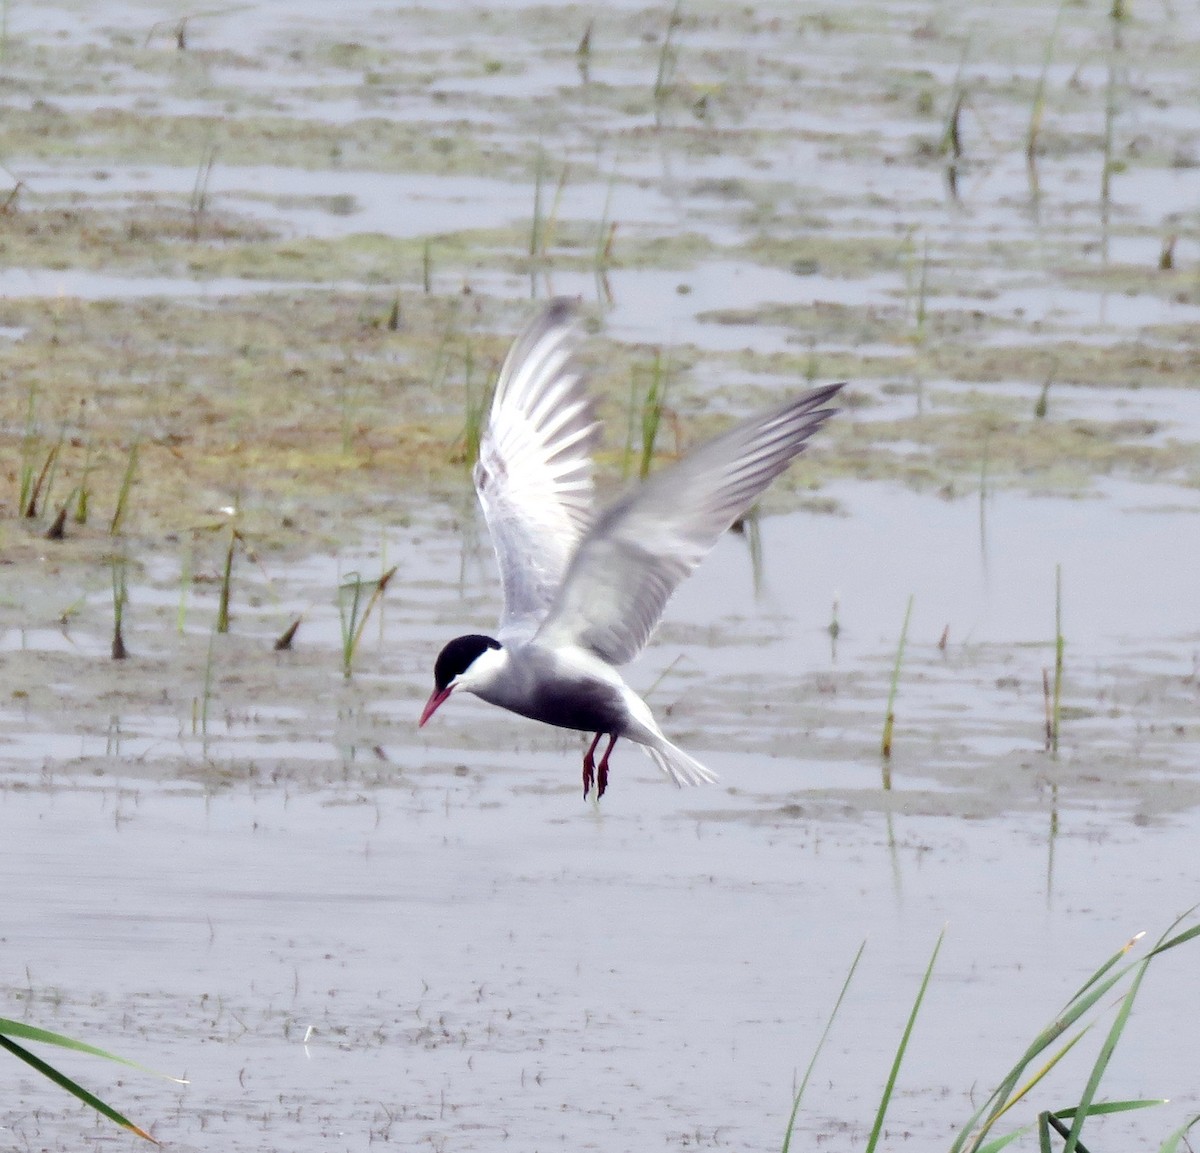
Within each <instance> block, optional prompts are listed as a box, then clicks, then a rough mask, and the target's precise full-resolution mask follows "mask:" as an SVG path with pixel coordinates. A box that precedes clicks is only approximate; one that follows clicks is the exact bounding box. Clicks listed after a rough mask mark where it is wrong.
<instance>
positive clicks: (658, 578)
mask: <svg viewBox="0 0 1200 1153" xmlns="http://www.w3.org/2000/svg"><path fill="white" fill-rule="evenodd" d="M581 339H582V337H581V331H580V325H579V322H578V319H577V314H576V310H575V307H574V305H573V304H572V302H570V301H568V300H565V299H558V300H554V301H552V302H551V303H550V305H549V306H548V307H546V308H545V309H544V311H543V312H542V313H541V314H540V315H539V316H537V317H535V318H534V319H533V320H532V321H531V322H530V323H529V324H528V325H527V326H526V327H525V329H524V330H523V331H522V332H521V334H520V335H519V336H518V337H517V338H516V340H515V341H514V342H513V344H512V347H511V348H510V349H509V352H508V355H507V357H506V358H505V360H504V364H503V366H502V367H501V369H500V375H499V378H498V379H497V381H496V390H495V394H494V396H493V398H492V405H491V411H490V414H489V417H488V424H487V429H486V430H485V432H484V434H483V437H482V439H481V442H480V446H479V460H478V463H477V464H476V465H475V472H474V480H475V490H476V492H477V493H478V495H479V502H480V504H481V505H482V506H483V513H484V517H485V518H486V520H487V524H488V529H489V531H490V533H491V537H492V544H493V546H494V547H495V550H496V560H497V561H498V562H499V567H500V581H501V584H502V586H503V593H504V607H503V610H502V612H501V614H500V623H499V626H498V628H497V629H496V634H495V636H486V635H483V634H479V633H472V634H469V635H466V636H460V637H455V638H454V640H452V641H450V642H449V643H448V644H447V645H446V646H445V648H443V649H442V651H441V653H440V654H439V655H438V658H437V661H436V663H435V664H434V671H433V676H434V688H433V692H432V693H431V694H430V696H429V700H428V701H427V702H426V705H425V709H424V711H423V712H422V713H421V719H420V722H419V724H420V725H422V726H423V725H424V724H425V723H426V721H428V720H429V718H430V717H432V716H433V714H434V713H435V712H436V711H437V710H438V708H440V707H441V705H442V704H444V703H445V702H446V701H447V700H448V699H449V698H450V696H451V695H452V694H453V693H454V692H456V691H459V690H461V691H463V692H468V693H474V694H475V695H476V696H477V697H481V698H482V699H483V700H485V701H487V702H488V703H489V704H493V705H499V706H500V707H501V708H504V709H508V710H509V711H510V712H514V713H518V714H520V715H521V716H524V717H530V718H532V719H533V720H535V721H542V722H543V723H544V724H548V725H556V726H558V727H560V728H565V729H577V730H579V731H581V732H584V733H591V734H594V735H593V737H592V741H591V743H590V744H589V745H588V748H587V752H586V753H585V754H584V758H583V793H584V797H585V798H586V797H587V796H588V795H589V794H590V793H591V790H592V786H593V783H594V784H595V788H596V797H597V799H599V798H600V797H602V796H603V795H604V792H605V789H606V788H607V787H608V767H609V764H608V763H609V758H610V757H611V756H612V751H613V746H614V745H615V744H616V743H617V741H618V740H619V739H620V738H621V737H625V738H627V739H628V740H631V741H633V742H635V743H636V744H638V745H641V747H642V748H643V750H645V752H646V754H647V755H648V756H649V757H650V759H651V760H652V761H653V762H654V763H655V764H656V765H657V766H658V767H659V768H660V769H661V770H662V771H663V772H664V773H665V774H666V775H667V776H668V777H669V778H670V779H671V780H672V781H674V782H675V783H676V784H677V785H684V784H692V785H695V784H700V783H701V782H711V781H715V780H716V775H715V774H714V773H712V772H711V771H710V770H708V769H706V768H705V767H704V766H703V765H702V764H700V762H699V761H697V760H696V759H695V758H694V757H692V756H690V755H689V754H688V753H686V752H684V751H683V750H682V749H681V748H679V747H678V746H676V745H674V744H672V743H671V742H670V741H669V740H668V739H667V738H666V737H665V736H664V735H663V733H662V730H661V729H660V728H659V727H658V724H657V722H656V721H655V719H654V716H653V715H652V714H651V712H650V708H649V706H648V705H647V704H646V702H645V701H643V700H642V698H641V697H640V696H638V694H637V693H635V692H634V691H633V690H632V689H631V688H630V687H629V686H628V685H627V684H626V683H625V681H624V680H623V679H622V678H621V675H620V673H618V671H617V669H618V667H619V666H621V665H624V664H626V663H627V662H629V661H631V660H632V659H633V658H634V657H635V656H637V654H638V653H639V652H640V651H641V650H642V648H643V647H644V646H645V644H646V642H647V641H648V640H649V639H650V634H651V633H652V632H653V631H654V628H655V626H656V625H657V624H658V620H659V617H661V616H662V613H663V609H664V608H665V607H666V603H667V600H668V599H669V598H670V596H671V594H672V593H673V592H674V591H675V588H676V587H677V586H678V584H679V583H680V581H682V580H683V579H684V577H686V576H687V575H688V574H689V573H690V572H691V571H692V569H694V568H695V567H696V565H698V564H699V563H700V561H701V560H703V559H704V557H705V556H706V555H707V554H708V552H709V551H710V550H711V549H712V548H713V546H714V545H715V544H716V543H717V541H718V539H719V538H720V536H721V534H722V533H724V532H725V531H726V529H728V528H729V527H730V526H731V525H732V524H733V523H734V522H735V521H736V520H737V519H738V518H739V517H741V516H742V515H743V514H744V513H745V512H746V511H747V510H748V509H749V508H750V506H751V505H752V504H753V503H754V502H755V501H756V500H757V499H758V497H759V495H760V494H761V493H762V492H763V490H764V489H765V488H766V487H767V485H769V484H770V483H771V481H772V480H774V478H775V477H777V476H778V475H779V474H780V473H781V472H783V470H784V469H785V468H787V466H788V464H789V463H790V462H791V461H792V460H793V459H794V458H795V457H797V456H798V455H799V454H800V453H801V452H802V451H803V450H804V446H805V444H806V443H807V442H808V439H809V437H811V436H812V435H813V433H815V432H816V431H817V430H818V429H819V428H820V427H821V426H822V425H823V424H824V423H825V421H827V420H828V419H829V418H830V417H831V416H832V415H833V414H834V413H835V412H836V411H837V410H836V409H833V408H829V407H827V405H828V402H829V401H831V400H832V399H833V397H834V396H835V395H836V394H837V392H838V390H839V389H840V388H841V387H842V385H841V384H833V385H828V386H827V387H824V388H817V389H813V390H812V391H810V392H805V393H802V394H800V395H799V396H794V397H792V398H791V399H789V400H787V401H784V402H783V403H781V404H778V405H776V406H775V407H774V408H771V409H768V410H767V411H766V412H763V413H760V414H759V415H757V416H753V417H750V418H749V419H748V420H744V421H742V422H741V423H740V424H736V425H734V426H733V427H732V428H731V429H729V430H728V431H726V432H724V433H722V434H721V435H720V436H717V437H716V438H714V439H713V440H710V441H708V442H707V443H706V444H704V445H702V446H701V447H700V448H697V449H696V450H695V451H694V452H692V453H690V454H689V455H688V456H686V457H684V458H683V459H682V460H679V461H677V462H676V463H674V464H672V465H670V466H669V467H667V468H664V469H662V470H661V471H659V472H656V473H654V474H653V475H652V476H650V477H649V478H648V479H647V480H645V481H643V482H642V483H641V484H639V485H637V486H636V487H634V488H633V489H631V490H630V491H629V492H627V493H626V494H625V495H624V496H622V497H621V498H620V499H618V500H617V501H615V502H614V503H612V504H610V505H608V506H607V507H606V508H603V509H599V510H597V509H596V508H595V506H594V503H593V490H592V459H591V452H592V449H593V448H594V447H595V443H596V440H597V438H598V435H599V429H600V426H599V424H598V423H597V421H596V419H595V415H594V411H593V408H592V404H591V401H590V399H589V397H588V395H587V391H586V389H585V385H584V378H583V374H582V370H581V369H580V366H579V364H578V361H577V359H576V351H577V349H578V346H579V343H580V341H581ZM604 738H607V740H608V743H607V745H606V746H605V748H604V752H603V754H602V755H601V757H600V760H599V763H598V764H597V762H596V749H597V748H598V746H599V744H600V742H601V740H602V739H604Z"/></svg>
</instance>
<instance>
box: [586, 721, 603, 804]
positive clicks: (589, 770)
mask: <svg viewBox="0 0 1200 1153" xmlns="http://www.w3.org/2000/svg"><path fill="white" fill-rule="evenodd" d="M603 735H604V734H603V733H597V734H596V735H595V737H593V738H592V743H591V744H590V745H588V750H587V752H586V753H584V754H583V799H584V800H585V801H586V800H587V799H588V795H589V794H590V793H591V791H592V780H593V774H594V772H595V769H596V762H595V760H594V757H593V754H594V753H595V752H596V746H597V745H598V744H599V743H600V738H601V737H602V736H603ZM601 771H602V772H603V773H604V776H603V777H601V780H606V778H607V776H608V771H607V768H606V767H604V766H603V765H602V766H601ZM600 793H601V795H603V793H604V789H603V787H601V789H600Z"/></svg>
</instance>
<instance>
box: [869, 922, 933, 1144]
mask: <svg viewBox="0 0 1200 1153" xmlns="http://www.w3.org/2000/svg"><path fill="white" fill-rule="evenodd" d="M945 939H946V930H945V929H943V930H942V931H941V932H940V933H939V934H938V939H937V944H936V945H934V947H933V954H932V956H930V958H929V964H928V965H926V966H925V975H924V977H922V978H921V987H920V989H919V990H918V991H917V999H916V1001H914V1002H913V1007H912V1012H911V1013H909V1015H908V1024H907V1025H905V1026H904V1035H903V1036H902V1037H901V1038H900V1047H899V1048H898V1049H897V1050H896V1059H895V1060H894V1061H893V1062H892V1068H891V1072H889V1073H888V1079H887V1084H886V1085H885V1086H884V1088H883V1098H882V1099H881V1100H880V1102H879V1109H878V1111H877V1112H876V1114H875V1124H874V1126H873V1127H872V1129H871V1136H870V1138H869V1139H868V1141H867V1150H866V1153H875V1147H876V1145H878V1144H879V1135H880V1133H882V1132H883V1119H884V1117H886V1116H887V1110H888V1105H890V1104H891V1100H892V1092H893V1090H894V1089H895V1087H896V1078H897V1076H898V1075H899V1073H900V1065H901V1063H902V1062H903V1060H904V1054H905V1052H906V1051H907V1050H908V1042H909V1038H910V1037H912V1031H913V1026H914V1025H915V1024H916V1023H917V1014H918V1013H919V1012H920V1010H921V1003H922V1001H924V1000H925V990H926V989H928V988H929V978H930V977H931V976H933V966H934V964H935V963H936V961H937V958H938V953H939V952H941V948H942V942H943V941H944V940H945Z"/></svg>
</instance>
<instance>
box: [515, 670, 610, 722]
mask: <svg viewBox="0 0 1200 1153" xmlns="http://www.w3.org/2000/svg"><path fill="white" fill-rule="evenodd" d="M506 707H507V708H509V709H512V711H513V712H516V713H520V714H521V715H522V716H526V717H530V718H532V719H533V720H535V721H541V722H542V723H543V724H547V725H556V726H557V727H558V728H560V729H579V730H581V731H582V732H585V733H618V734H619V733H620V732H621V731H622V730H623V728H624V725H623V724H622V720H623V718H624V715H625V710H624V708H623V707H622V705H621V697H620V694H619V693H618V692H617V690H616V689H614V688H613V687H612V686H611V685H606V684H604V683H602V682H600V681H561V680H555V681H553V682H552V683H550V684H546V685H543V686H541V687H540V688H539V691H538V692H537V694H536V697H535V699H533V700H531V701H522V702H520V704H514V703H508V704H506Z"/></svg>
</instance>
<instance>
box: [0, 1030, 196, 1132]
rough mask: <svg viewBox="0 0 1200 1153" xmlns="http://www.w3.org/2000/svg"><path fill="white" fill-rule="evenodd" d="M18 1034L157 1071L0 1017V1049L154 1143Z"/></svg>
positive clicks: (60, 1034)
mask: <svg viewBox="0 0 1200 1153" xmlns="http://www.w3.org/2000/svg"><path fill="white" fill-rule="evenodd" d="M15 1037H19V1038H20V1039H21V1041H25V1042H29V1041H32V1042H34V1043H35V1044H39V1045H55V1046H57V1047H58V1048H60V1049H69V1050H72V1051H74V1052H76V1053H86V1054H89V1055H90V1056H92V1057H102V1058H103V1059H104V1060H105V1061H115V1062H116V1063H117V1064H118V1065H126V1066H128V1067H130V1068H132V1069H138V1070H140V1071H142V1072H143V1073H151V1074H152V1075H153V1076H156V1077H159V1076H163V1074H160V1073H153V1071H152V1070H150V1069H147V1068H146V1067H145V1066H144V1065H139V1064H138V1063H137V1062H136V1061H130V1060H129V1059H128V1058H126V1057H118V1056H117V1055H116V1054H115V1053H109V1052H108V1051H107V1050H105V1049H100V1048H97V1047H96V1046H95V1045H89V1044H87V1043H86V1042H85V1041H79V1040H77V1039H76V1038H74V1037H68V1036H66V1035H65V1034H63V1033H55V1032H52V1031H51V1030H49V1029H41V1028H38V1027H37V1026H36V1025H29V1024H27V1023H25V1022H23V1021H10V1020H8V1019H7V1018H0V1049H4V1050H6V1051H7V1052H9V1053H11V1054H12V1055H13V1056H14V1057H16V1058H17V1059H18V1060H20V1061H24V1062H25V1064H26V1065H28V1066H29V1067H30V1068H31V1069H33V1070H35V1071H36V1072H38V1073H40V1074H41V1075H42V1076H43V1077H45V1078H46V1079H47V1080H48V1081H52V1082H53V1083H54V1084H55V1085H57V1086H58V1087H59V1088H61V1089H65V1090H66V1091H67V1092H68V1093H70V1094H71V1096H73V1097H77V1098H78V1099H79V1100H80V1101H82V1102H83V1103H84V1104H85V1105H87V1106H88V1107H89V1108H91V1109H94V1110H95V1111H96V1112H97V1113H99V1114H100V1115H101V1116H102V1117H107V1118H108V1120H110V1121H112V1122H114V1123H115V1124H117V1125H119V1126H120V1127H121V1128H122V1129H128V1130H129V1132H130V1133H133V1134H135V1135H136V1136H138V1137H141V1138H142V1139H143V1140H146V1141H149V1142H151V1144H155V1145H157V1144H158V1142H157V1141H155V1140H154V1138H153V1137H151V1136H150V1134H149V1133H147V1132H146V1131H145V1130H144V1129H142V1128H141V1127H140V1126H138V1125H135V1124H134V1123H133V1122H132V1121H130V1120H129V1118H128V1117H126V1116H125V1115H124V1114H122V1113H118V1112H117V1110H116V1109H114V1108H113V1107H112V1106H111V1105H109V1104H108V1103H107V1102H105V1101H103V1100H101V1098H99V1097H97V1096H96V1095H95V1094H93V1093H89V1092H88V1090H86V1089H85V1088H83V1086H82V1085H80V1084H79V1083H78V1082H77V1081H73V1080H72V1079H71V1078H70V1077H68V1076H66V1074H64V1073H62V1072H60V1071H59V1070H58V1069H56V1068H55V1067H54V1066H53V1065H51V1064H49V1063H48V1062H46V1061H44V1060H42V1058H40V1057H38V1056H37V1055H36V1054H34V1053H32V1052H30V1050H29V1049H27V1048H26V1047H25V1045H23V1044H21V1043H20V1042H19V1041H15V1040H14V1039H13V1038H15ZM167 1080H170V1081H176V1082H177V1083H178V1084H181V1085H184V1084H187V1082H186V1081H179V1079H178V1078H175V1077H169V1078H167Z"/></svg>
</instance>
